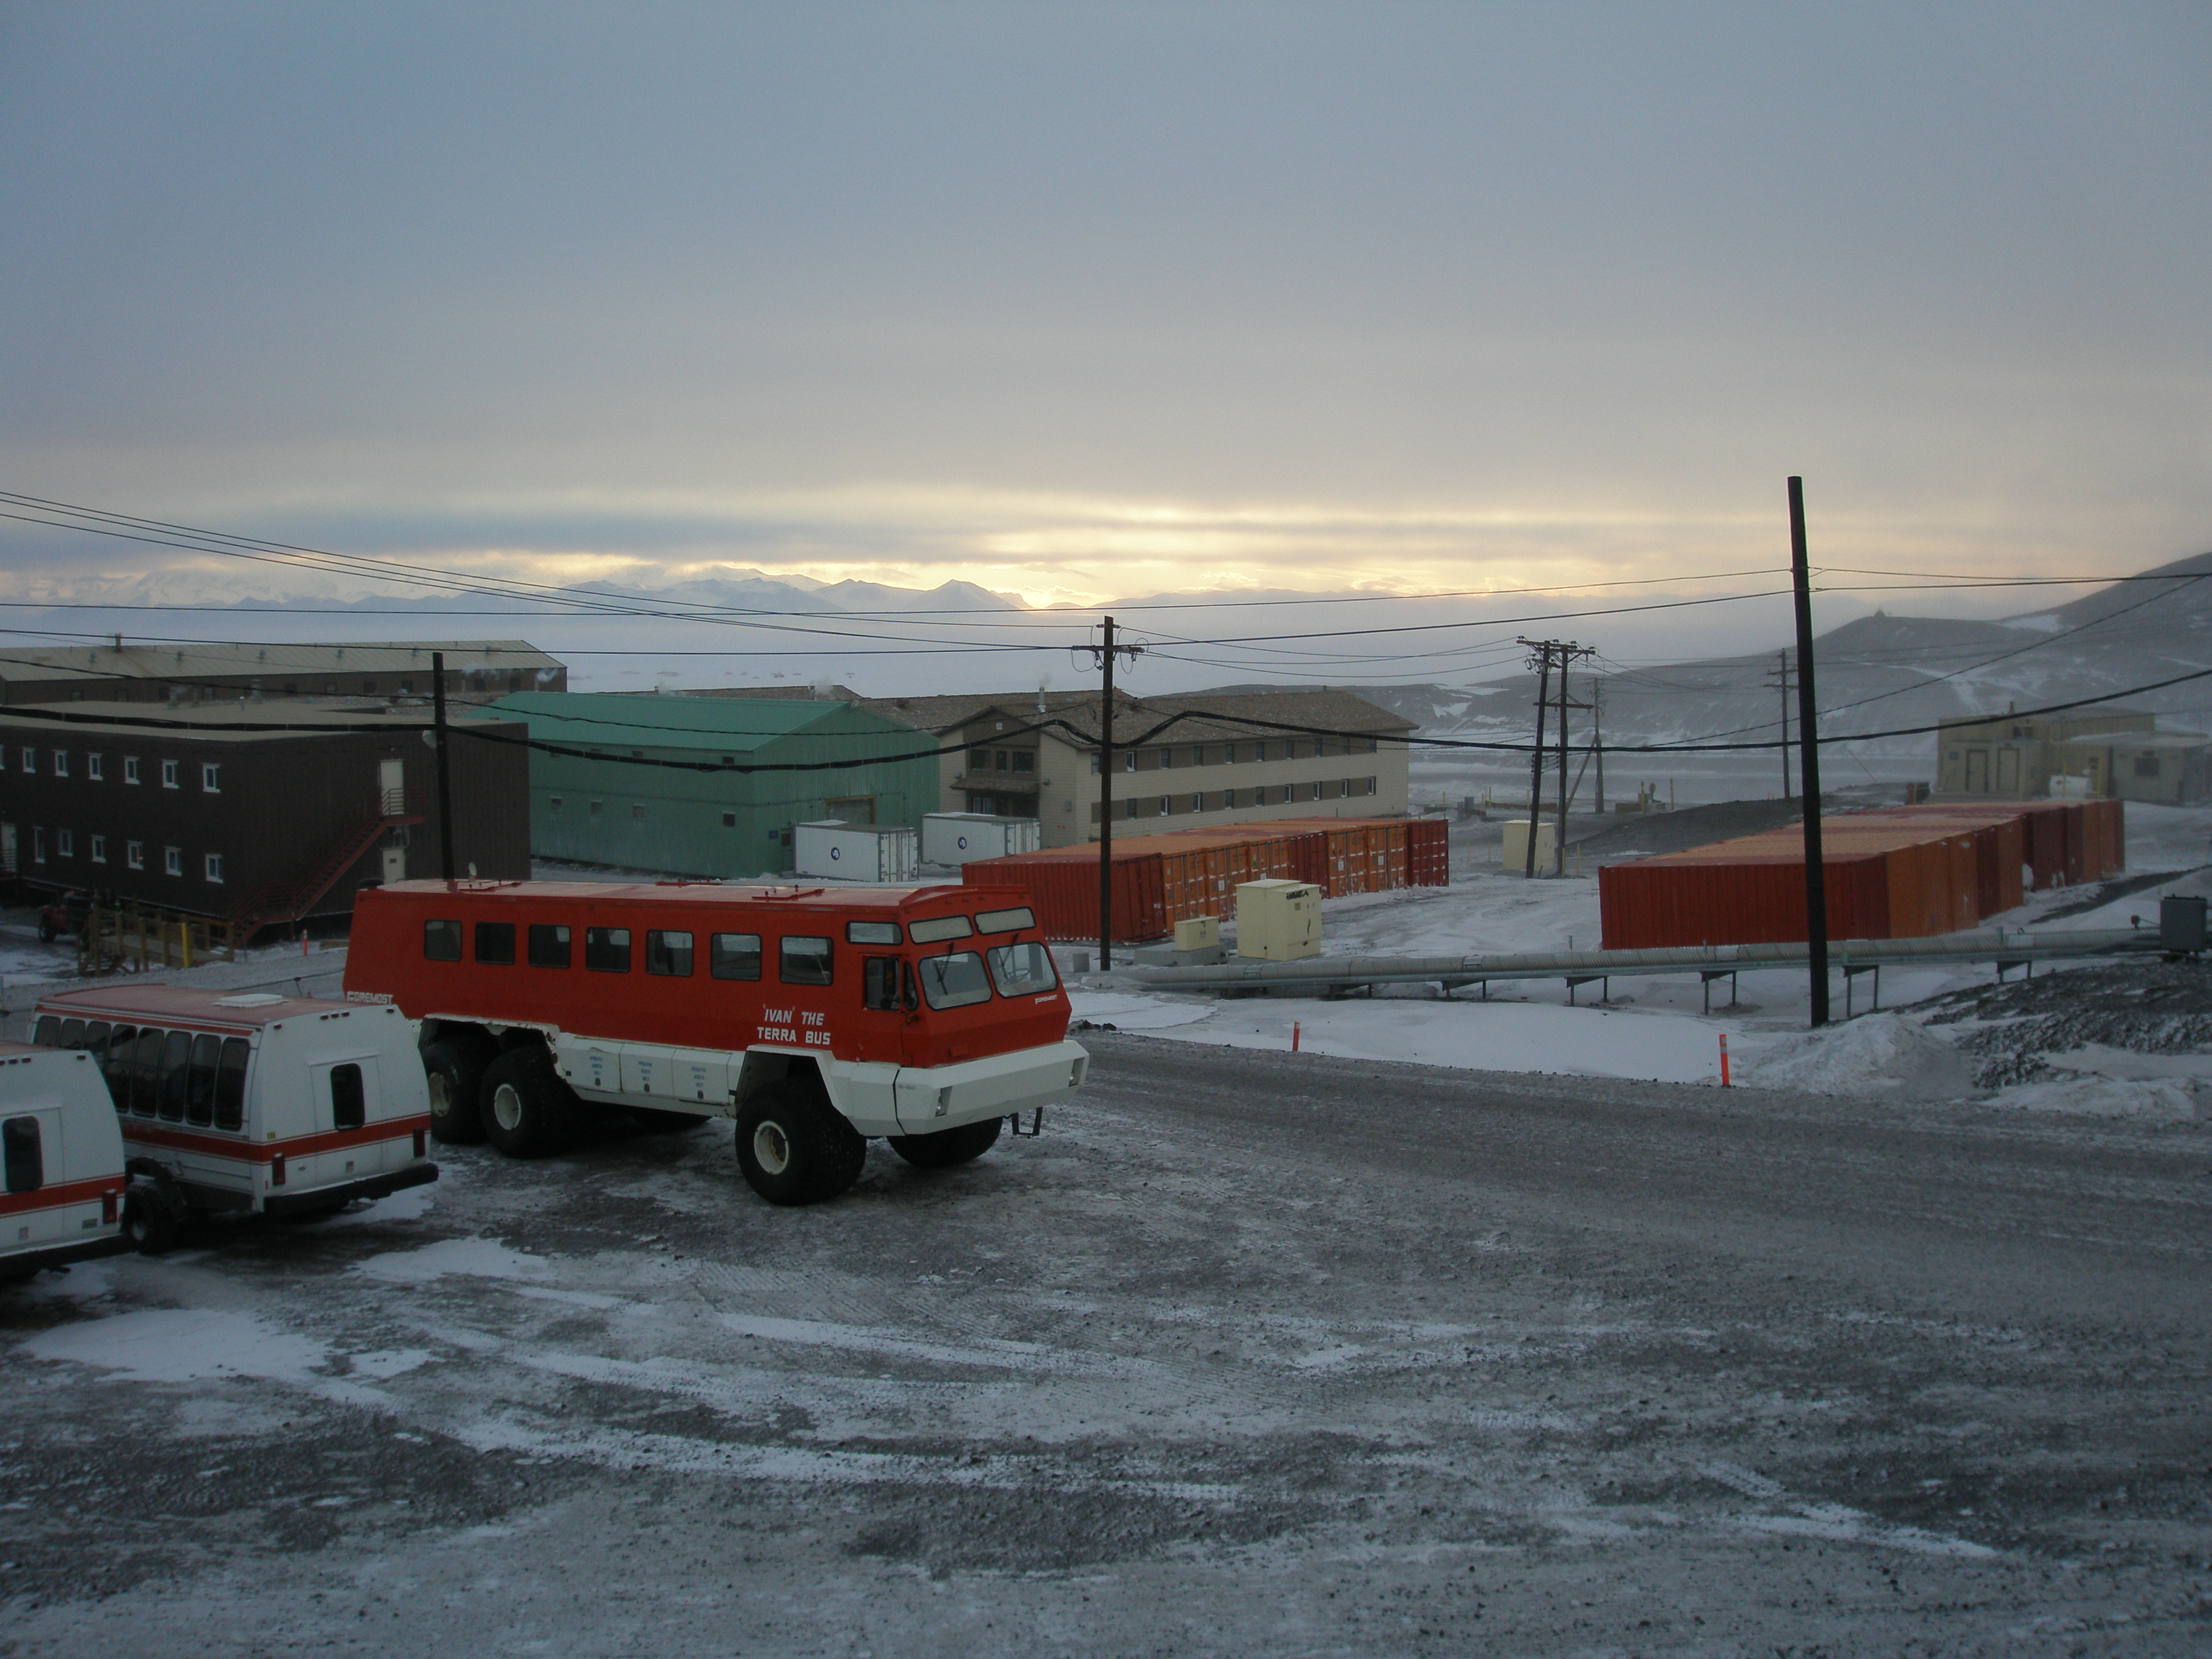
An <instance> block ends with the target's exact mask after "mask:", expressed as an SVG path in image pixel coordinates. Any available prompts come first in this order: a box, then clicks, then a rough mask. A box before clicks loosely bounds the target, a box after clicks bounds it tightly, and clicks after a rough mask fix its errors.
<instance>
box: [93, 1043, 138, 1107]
mask: <svg viewBox="0 0 2212 1659" xmlns="http://www.w3.org/2000/svg"><path fill="white" fill-rule="evenodd" d="M137 1041H138V1028H137V1026H135V1025H118V1026H117V1027H116V1028H115V1029H114V1030H112V1031H111V1032H109V1033H108V1036H107V1052H106V1054H103V1055H101V1056H100V1072H101V1073H102V1074H103V1075H105V1076H106V1079H107V1093H108V1096H109V1097H110V1098H111V1099H112V1100H113V1101H114V1102H115V1109H116V1110H117V1111H118V1112H127V1111H129V1110H130V1109H131V1048H132V1047H133V1046H134V1045H135V1044H136V1043H137Z"/></svg>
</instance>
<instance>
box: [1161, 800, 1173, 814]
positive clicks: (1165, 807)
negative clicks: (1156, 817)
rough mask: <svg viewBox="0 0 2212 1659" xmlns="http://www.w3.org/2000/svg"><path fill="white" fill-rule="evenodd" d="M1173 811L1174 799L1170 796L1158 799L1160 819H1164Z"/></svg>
mask: <svg viewBox="0 0 2212 1659" xmlns="http://www.w3.org/2000/svg"><path fill="white" fill-rule="evenodd" d="M1172 811H1175V797H1174V796H1172V795H1162V796H1161V797H1160V816H1161V817H1167V816H1168V815H1169V814H1170V812H1172Z"/></svg>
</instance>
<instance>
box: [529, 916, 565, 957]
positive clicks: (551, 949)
mask: <svg viewBox="0 0 2212 1659" xmlns="http://www.w3.org/2000/svg"><path fill="white" fill-rule="evenodd" d="M530 965H531V966H532V968H566V967H567V966H568V929H567V928H566V927H562V925H561V924H560V923H558V922H551V921H533V922H532V923H531V924H530Z"/></svg>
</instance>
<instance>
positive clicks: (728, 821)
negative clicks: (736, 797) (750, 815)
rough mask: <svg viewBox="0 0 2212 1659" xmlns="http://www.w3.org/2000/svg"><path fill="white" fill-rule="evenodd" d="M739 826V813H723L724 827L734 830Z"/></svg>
mask: <svg viewBox="0 0 2212 1659" xmlns="http://www.w3.org/2000/svg"><path fill="white" fill-rule="evenodd" d="M737 827H738V815H737V814H736V813H735V812H725V813H723V814H722V828H723V829H736V828H737Z"/></svg>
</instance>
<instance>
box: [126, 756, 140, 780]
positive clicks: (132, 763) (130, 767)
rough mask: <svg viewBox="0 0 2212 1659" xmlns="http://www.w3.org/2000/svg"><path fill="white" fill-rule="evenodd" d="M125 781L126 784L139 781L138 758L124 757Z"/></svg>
mask: <svg viewBox="0 0 2212 1659" xmlns="http://www.w3.org/2000/svg"><path fill="white" fill-rule="evenodd" d="M123 781H124V782H125V783H136V782H137V781H138V757H137V756H136V755H125V757H123Z"/></svg>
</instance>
